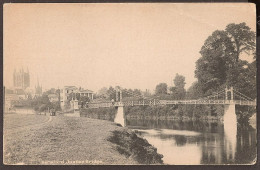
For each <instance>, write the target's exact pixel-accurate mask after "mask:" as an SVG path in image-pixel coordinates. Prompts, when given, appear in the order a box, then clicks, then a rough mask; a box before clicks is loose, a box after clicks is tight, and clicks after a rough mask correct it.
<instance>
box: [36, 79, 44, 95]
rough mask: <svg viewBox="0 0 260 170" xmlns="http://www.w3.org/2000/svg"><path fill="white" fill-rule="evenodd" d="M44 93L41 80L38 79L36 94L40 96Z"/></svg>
mask: <svg viewBox="0 0 260 170" xmlns="http://www.w3.org/2000/svg"><path fill="white" fill-rule="evenodd" d="M41 95H42V86H40V84H39V80H37V86H35V93H34V96H35V97H38V96H41Z"/></svg>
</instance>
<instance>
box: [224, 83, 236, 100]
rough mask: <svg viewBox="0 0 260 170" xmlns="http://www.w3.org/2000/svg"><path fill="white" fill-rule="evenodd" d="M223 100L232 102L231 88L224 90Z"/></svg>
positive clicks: (232, 93)
mask: <svg viewBox="0 0 260 170" xmlns="http://www.w3.org/2000/svg"><path fill="white" fill-rule="evenodd" d="M225 100H230V101H232V102H233V100H234V90H233V87H229V88H228V87H226V88H225Z"/></svg>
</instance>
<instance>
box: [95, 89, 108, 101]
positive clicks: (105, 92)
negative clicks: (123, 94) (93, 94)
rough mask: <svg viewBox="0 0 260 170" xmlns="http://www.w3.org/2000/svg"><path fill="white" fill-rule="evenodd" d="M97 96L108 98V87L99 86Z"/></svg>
mask: <svg viewBox="0 0 260 170" xmlns="http://www.w3.org/2000/svg"><path fill="white" fill-rule="evenodd" d="M98 96H99V97H100V98H105V99H107V98H109V95H108V89H107V88H106V87H103V88H101V89H100V90H99V91H98Z"/></svg>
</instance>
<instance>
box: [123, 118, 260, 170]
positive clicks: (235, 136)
mask: <svg viewBox="0 0 260 170" xmlns="http://www.w3.org/2000/svg"><path fill="white" fill-rule="evenodd" d="M126 126H128V127H130V128H132V129H137V130H138V131H139V132H138V133H140V135H142V136H143V137H144V138H145V139H147V140H148V142H149V143H151V144H152V145H154V146H155V147H156V148H157V149H158V152H159V153H161V154H163V155H164V158H163V160H164V163H166V164H178V165H187V164H193V165H194V164H252V163H253V160H254V159H255V157H256V130H255V129H253V128H252V127H251V126H243V127H241V126H238V127H237V128H227V126H225V128H224V125H223V123H221V122H200V121H185V122H184V121H174V120H135V119H132V120H128V119H127V120H126Z"/></svg>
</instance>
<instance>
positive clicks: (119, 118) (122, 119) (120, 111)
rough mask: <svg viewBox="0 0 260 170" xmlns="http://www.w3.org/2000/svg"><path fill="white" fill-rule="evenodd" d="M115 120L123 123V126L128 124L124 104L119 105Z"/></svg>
mask: <svg viewBox="0 0 260 170" xmlns="http://www.w3.org/2000/svg"><path fill="white" fill-rule="evenodd" d="M114 122H115V123H118V124H121V125H122V126H123V127H124V126H125V125H126V122H125V114H124V107H123V106H118V107H117V112H116V115H115V119H114Z"/></svg>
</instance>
